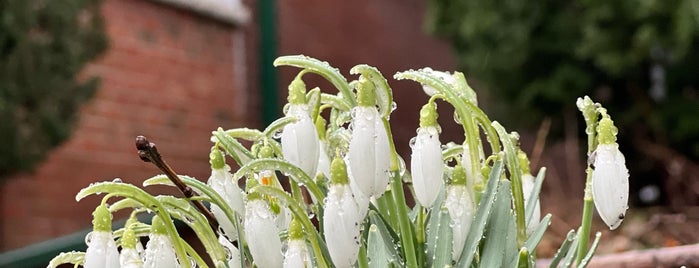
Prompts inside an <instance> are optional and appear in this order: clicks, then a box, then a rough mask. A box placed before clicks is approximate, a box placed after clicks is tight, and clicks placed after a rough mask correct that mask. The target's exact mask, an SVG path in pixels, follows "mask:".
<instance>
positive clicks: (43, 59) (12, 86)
mask: <svg viewBox="0 0 699 268" xmlns="http://www.w3.org/2000/svg"><path fill="white" fill-rule="evenodd" d="M100 3H101V1H100V0H71V1H42V0H22V1H0V178H2V177H6V176H8V175H10V174H12V173H14V172H17V171H20V170H29V169H31V168H32V167H33V166H35V165H36V164H37V163H38V162H39V161H41V160H42V159H43V157H44V156H45V155H46V154H47V153H48V152H49V150H50V149H51V148H53V147H55V146H57V145H58V144H60V143H61V142H62V141H64V140H65V139H66V138H67V137H68V136H69V135H70V132H71V125H72V123H73V121H75V118H76V113H77V112H78V110H79V108H80V104H81V103H83V102H84V101H85V100H87V99H88V98H90V97H91V96H92V95H93V93H94V92H95V89H96V86H97V81H96V79H94V78H92V79H80V82H78V81H76V77H77V75H78V73H79V72H80V71H81V70H82V68H83V67H84V65H85V64H86V63H87V62H88V61H90V60H92V59H94V58H95V57H96V56H98V55H99V54H100V53H101V52H103V51H104V50H105V49H106V46H107V38H106V35H105V34H104V26H103V22H102V18H101V15H100V13H99V6H100Z"/></svg>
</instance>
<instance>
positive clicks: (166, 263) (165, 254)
mask: <svg viewBox="0 0 699 268" xmlns="http://www.w3.org/2000/svg"><path fill="white" fill-rule="evenodd" d="M143 267H144V268H173V267H180V264H179V262H177V255H176V254H175V247H174V246H173V245H172V241H170V238H169V237H167V236H166V235H161V234H151V235H150V240H148V243H147V244H146V253H145V262H144V263H143Z"/></svg>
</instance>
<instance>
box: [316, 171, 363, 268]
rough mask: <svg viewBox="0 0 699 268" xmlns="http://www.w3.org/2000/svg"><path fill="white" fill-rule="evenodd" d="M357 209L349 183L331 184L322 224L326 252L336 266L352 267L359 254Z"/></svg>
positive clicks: (340, 267)
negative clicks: (326, 247)
mask: <svg viewBox="0 0 699 268" xmlns="http://www.w3.org/2000/svg"><path fill="white" fill-rule="evenodd" d="M359 221H360V219H359V210H358V208H357V204H356V203H355V201H354V197H353V196H352V190H351V188H350V187H349V185H346V184H345V185H331V186H330V188H329V189H328V196H327V197H326V202H325V215H324V217H323V225H324V226H325V229H326V230H328V231H327V232H325V233H324V235H325V241H326V242H327V245H328V252H329V253H330V258H331V259H332V261H333V263H334V264H335V266H336V267H338V268H345V267H352V265H353V264H354V263H355V262H356V261H357V256H358V254H359Z"/></svg>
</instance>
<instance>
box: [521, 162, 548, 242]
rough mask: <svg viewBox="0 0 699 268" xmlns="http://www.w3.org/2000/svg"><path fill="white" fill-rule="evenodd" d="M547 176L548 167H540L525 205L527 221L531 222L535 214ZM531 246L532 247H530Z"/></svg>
mask: <svg viewBox="0 0 699 268" xmlns="http://www.w3.org/2000/svg"><path fill="white" fill-rule="evenodd" d="M545 176H546V168H545V167H542V168H541V169H539V173H538V174H536V180H535V181H534V189H533V190H532V192H531V193H530V194H529V198H528V199H527V204H526V205H527V206H526V207H525V210H524V211H525V212H524V213H525V215H526V216H527V218H526V221H525V222H529V219H531V218H532V215H534V208H536V203H537V201H538V200H539V193H541V185H542V184H543V182H544V177H545ZM529 248H531V247H529Z"/></svg>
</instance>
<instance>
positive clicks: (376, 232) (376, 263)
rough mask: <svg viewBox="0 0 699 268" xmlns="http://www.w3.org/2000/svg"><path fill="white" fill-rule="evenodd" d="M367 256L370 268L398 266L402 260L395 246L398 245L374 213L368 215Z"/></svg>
mask: <svg viewBox="0 0 699 268" xmlns="http://www.w3.org/2000/svg"><path fill="white" fill-rule="evenodd" d="M369 222H370V223H371V225H370V226H369V231H368V238H367V255H368V257H369V259H370V260H371V262H370V263H369V265H370V267H388V266H389V265H391V264H393V265H399V264H400V263H402V258H401V256H400V254H399V253H398V251H397V249H396V248H395V245H397V244H398V243H399V241H398V240H394V238H393V237H392V236H391V234H390V232H389V231H388V229H387V228H388V227H387V226H386V224H385V223H384V222H383V220H382V219H381V218H380V217H379V216H378V214H376V213H371V214H370V215H369Z"/></svg>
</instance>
